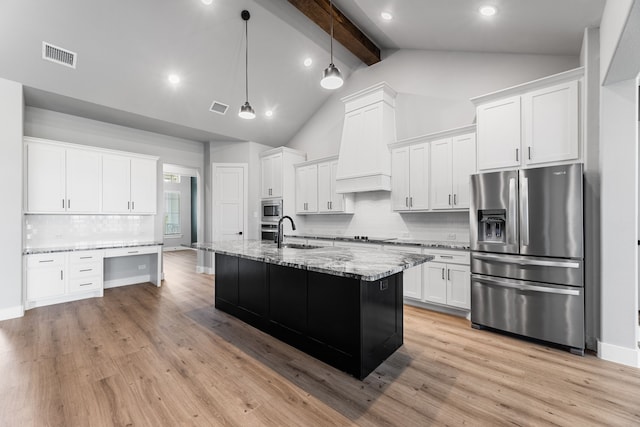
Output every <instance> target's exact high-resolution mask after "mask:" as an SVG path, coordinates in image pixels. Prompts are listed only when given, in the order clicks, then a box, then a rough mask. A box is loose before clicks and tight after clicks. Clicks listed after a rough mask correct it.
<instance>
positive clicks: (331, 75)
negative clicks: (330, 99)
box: [320, 1, 344, 89]
mask: <svg viewBox="0 0 640 427" xmlns="http://www.w3.org/2000/svg"><path fill="white" fill-rule="evenodd" d="M329 14H330V15H331V62H330V63H329V66H328V67H327V68H325V69H324V72H323V73H322V80H320V86H322V87H323V88H325V89H338V88H339V87H340V86H342V84H343V83H344V80H343V79H342V74H341V73H340V70H339V69H338V67H336V66H335V65H334V64H333V1H330V2H329Z"/></svg>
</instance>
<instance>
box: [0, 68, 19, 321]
mask: <svg viewBox="0 0 640 427" xmlns="http://www.w3.org/2000/svg"><path fill="white" fill-rule="evenodd" d="M23 110H24V103H23V99H22V85H21V84H19V83H16V82H12V81H9V80H5V79H0V147H2V148H1V152H2V155H1V156H0V181H1V182H2V183H3V185H2V209H0V223H1V224H2V225H3V232H2V239H0V260H2V281H1V282H0V320H4V319H9V318H12V317H19V316H21V315H22V313H23V311H24V310H23V307H22V173H23V171H22V122H23V120H22V117H23Z"/></svg>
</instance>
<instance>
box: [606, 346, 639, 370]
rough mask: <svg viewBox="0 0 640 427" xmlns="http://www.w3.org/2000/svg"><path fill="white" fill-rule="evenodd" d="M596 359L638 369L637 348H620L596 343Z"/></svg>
mask: <svg viewBox="0 0 640 427" xmlns="http://www.w3.org/2000/svg"><path fill="white" fill-rule="evenodd" d="M598 357H599V358H601V359H604V360H608V361H610V362H616V363H620V364H622V365H627V366H633V367H634V368H638V367H640V353H639V352H638V349H637V348H628V347H621V346H619V345H615V344H608V343H605V342H602V341H598Z"/></svg>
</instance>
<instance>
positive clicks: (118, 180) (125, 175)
mask: <svg viewBox="0 0 640 427" xmlns="http://www.w3.org/2000/svg"><path fill="white" fill-rule="evenodd" d="M102 210H103V211H104V212H106V213H114V214H117V213H129V212H130V211H131V161H130V159H129V158H128V157H125V156H118V155H111V154H105V155H104V156H102Z"/></svg>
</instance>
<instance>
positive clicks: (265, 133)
mask: <svg viewBox="0 0 640 427" xmlns="http://www.w3.org/2000/svg"><path fill="white" fill-rule="evenodd" d="M310 1H311V0H310ZM334 3H335V6H336V7H337V8H338V9H340V10H341V11H342V12H343V13H344V14H345V15H346V16H347V17H348V18H349V19H350V20H351V21H353V22H354V23H355V24H356V25H357V26H358V27H359V28H360V29H361V30H362V31H363V32H364V33H365V34H366V35H367V36H369V38H371V39H372V40H373V41H374V43H376V44H377V45H378V47H380V48H381V49H383V59H384V49H406V48H408V49H436V50H457V51H480V52H505V53H511V52H517V53H539V54H561V55H578V54H579V52H580V44H581V39H582V31H583V29H584V27H586V26H598V23H599V21H600V16H601V14H602V9H603V6H604V0H536V1H529V0H489V1H487V2H486V3H491V4H494V5H495V6H496V7H497V9H498V13H497V14H496V15H495V16H494V17H492V18H491V19H487V18H484V17H482V16H480V15H479V14H478V8H479V7H480V5H481V4H484V3H485V2H480V1H476V0H402V1H390V0H336V1H335V2H334ZM243 9H247V10H249V11H250V12H251V19H250V20H249V100H250V102H251V104H252V105H253V107H254V108H255V110H256V113H257V117H256V119H254V120H251V121H246V120H243V119H240V118H239V117H238V115H237V111H238V109H239V108H240V106H241V105H242V103H244V100H245V87H244V71H245V62H244V59H245V58H244V46H245V45H244V21H242V19H241V18H240V12H241V11H242V10H243ZM382 11H388V12H390V13H391V14H392V15H393V16H394V19H392V20H391V21H384V20H383V19H381V18H380V13H381V12H382ZM43 41H46V42H49V43H51V44H54V45H56V46H60V47H63V48H65V49H68V50H71V51H73V52H75V53H77V67H76V69H71V68H68V67H64V66H60V65H58V64H55V63H52V62H48V61H44V60H43V59H42V55H41V50H42V42H43ZM334 49H335V56H336V59H335V61H334V62H335V63H336V65H338V67H339V68H340V69H341V70H342V72H343V74H344V75H345V76H346V77H347V78H348V76H349V75H350V74H351V73H352V72H353V71H355V70H356V69H358V68H360V67H365V66H366V65H364V64H363V63H362V62H361V61H360V60H359V59H357V58H356V57H355V56H354V55H353V54H351V53H350V52H348V51H347V50H346V49H345V48H344V47H342V46H341V45H339V44H337V45H336V46H334ZM0 54H1V55H2V58H3V59H2V60H1V61H0V77H3V78H7V79H10V80H15V81H19V82H21V83H23V84H24V85H25V93H26V102H27V104H28V105H32V106H36V107H42V108H47V109H51V110H55V111H61V112H65V113H69V114H74V115H79V116H83V117H88V118H92V119H97V120H103V121H107V122H112V123H116V124H122V125H126V126H132V127H137V128H140V129H145V130H150V131H155V132H160V133H164V134H168V135H174V136H179V137H184V138H188V139H194V140H200V141H208V140H225V141H233V140H251V141H256V142H260V143H264V144H268V145H274V146H277V145H282V144H285V143H287V142H288V141H289V140H290V139H291V137H292V136H293V135H295V133H296V132H297V131H298V129H299V128H300V127H301V126H302V125H303V124H304V123H305V122H306V121H307V120H308V119H309V117H311V116H312V115H313V113H314V112H315V111H316V110H317V109H318V108H319V106H320V105H321V104H322V103H323V102H324V101H325V100H326V99H327V97H328V96H329V95H330V94H331V92H329V91H327V90H325V89H322V88H321V87H320V85H319V80H320V78H321V74H322V70H323V69H324V68H325V67H326V66H327V65H328V62H329V37H328V35H327V34H326V33H325V32H324V31H323V30H322V29H320V28H319V27H318V26H317V25H315V24H314V23H312V22H311V21H310V20H309V19H308V18H307V17H306V16H304V15H303V14H302V13H301V12H300V11H298V10H297V9H296V8H295V7H294V6H292V5H291V4H290V3H289V2H288V1H286V0H213V1H212V4H210V5H205V4H204V3H203V2H202V1H201V0H181V1H176V0H135V1H131V0H110V1H106V2H95V1H87V0H56V1H38V0H3V1H2V2H0ZM305 58H311V60H312V61H313V62H312V65H311V66H310V67H305V66H304V65H303V60H304V59H305ZM171 73H175V74H177V75H179V76H180V79H181V80H180V83H178V84H175V85H173V84H170V83H169V82H168V81H167V77H168V75H169V74H171ZM214 100H215V101H219V102H221V103H224V104H227V105H229V109H228V111H227V113H226V114H225V115H220V114H217V113H214V112H211V111H209V107H210V106H211V103H212V102H213V101H214ZM268 110H270V111H272V112H273V115H272V116H271V117H267V116H265V113H266V111H268Z"/></svg>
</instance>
